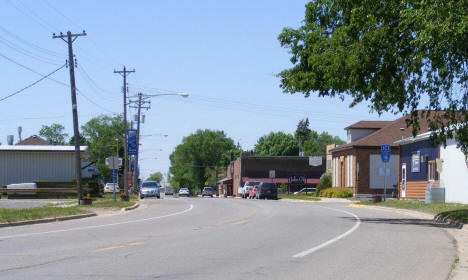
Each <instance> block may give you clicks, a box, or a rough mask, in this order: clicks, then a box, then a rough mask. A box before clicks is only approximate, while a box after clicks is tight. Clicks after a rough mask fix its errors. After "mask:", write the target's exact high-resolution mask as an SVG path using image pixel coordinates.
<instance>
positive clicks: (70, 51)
mask: <svg viewBox="0 0 468 280" xmlns="http://www.w3.org/2000/svg"><path fill="white" fill-rule="evenodd" d="M79 36H86V32H85V31H84V30H83V32H82V33H79V34H72V33H71V32H70V31H68V32H67V34H66V35H65V34H63V33H62V32H60V35H55V33H54V34H53V35H52V38H54V39H56V38H60V39H62V40H63V41H65V43H67V44H68V65H69V67H70V87H71V98H72V112H73V137H75V171H76V187H77V193H78V205H79V204H80V200H81V199H82V198H83V187H82V185H81V158H80V156H81V155H80V131H79V129H78V105H77V104H76V86H75V62H74V59H73V42H74V41H75V40H76V38H78V37H79ZM64 38H67V39H66V40H65V39H64Z"/></svg>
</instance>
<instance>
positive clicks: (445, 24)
mask: <svg viewBox="0 0 468 280" xmlns="http://www.w3.org/2000/svg"><path fill="white" fill-rule="evenodd" d="M467 15H468V3H467V1H466V0H432V1H424V0H403V1H402V0H387V1H367V0H357V1H346V0H315V1H311V2H310V3H308V4H307V5H306V12H305V19H304V24H303V25H302V26H301V27H299V28H297V29H293V28H285V29H283V31H282V33H281V34H280V35H279V38H278V39H279V41H280V43H281V45H282V46H283V47H285V48H287V49H289V51H290V53H291V62H292V63H293V67H292V68H290V69H286V70H284V71H282V72H281V73H279V77H280V78H281V87H282V89H283V90H284V91H285V92H288V93H297V92H301V93H303V94H304V95H305V96H309V95H310V94H311V93H314V94H318V95H319V96H331V97H335V96H337V97H340V98H342V99H343V98H344V97H345V96H350V97H351V98H352V103H351V104H350V106H354V105H356V104H358V103H360V102H363V101H368V102H370V105H369V106H370V109H371V110H375V111H377V112H378V113H382V112H384V111H390V112H393V113H395V114H397V113H400V112H401V113H403V114H411V117H412V118H411V120H410V121H408V126H412V128H413V133H414V134H416V133H417V132H418V130H419V125H418V123H419V122H418V118H421V116H419V117H418V114H417V113H416V110H417V109H425V110H437V111H440V110H444V111H445V113H443V114H440V115H439V114H426V115H425V116H424V115H423V116H422V117H425V118H427V119H428V121H429V126H430V129H431V131H432V132H433V138H434V139H437V140H438V141H439V142H443V143H445V140H446V139H447V138H448V137H452V136H455V137H456V139H457V140H458V141H459V143H460V144H461V146H462V148H463V149H464V150H465V152H467V151H468V125H467V123H468V93H467V89H468V63H467V54H468V48H467V44H466V42H467V41H468V17H467ZM455 124H458V125H457V126H455ZM436 132H437V133H436Z"/></svg>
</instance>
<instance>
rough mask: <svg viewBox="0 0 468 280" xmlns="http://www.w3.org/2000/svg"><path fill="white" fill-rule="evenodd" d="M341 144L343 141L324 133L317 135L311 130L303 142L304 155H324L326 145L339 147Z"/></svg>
mask: <svg viewBox="0 0 468 280" xmlns="http://www.w3.org/2000/svg"><path fill="white" fill-rule="evenodd" d="M343 143H344V141H343V140H341V139H340V138H339V137H338V136H332V135H330V134H328V132H325V131H324V132H322V133H320V134H318V133H317V132H316V131H313V130H312V131H311V133H310V134H309V138H308V139H307V140H306V141H305V142H304V148H303V151H304V155H305V156H311V155H317V156H321V155H325V154H326V151H327V145H330V144H337V145H341V144H343Z"/></svg>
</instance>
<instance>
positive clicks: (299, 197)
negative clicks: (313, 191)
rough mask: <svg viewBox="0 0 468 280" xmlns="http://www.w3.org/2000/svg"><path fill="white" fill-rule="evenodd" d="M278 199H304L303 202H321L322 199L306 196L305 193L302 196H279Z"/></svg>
mask: <svg viewBox="0 0 468 280" xmlns="http://www.w3.org/2000/svg"><path fill="white" fill-rule="evenodd" d="M278 198H279V199H282V198H289V199H303V200H314V201H319V200H320V198H318V197H315V196H312V195H310V194H308V195H306V194H304V193H301V194H278Z"/></svg>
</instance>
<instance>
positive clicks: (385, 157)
mask: <svg viewBox="0 0 468 280" xmlns="http://www.w3.org/2000/svg"><path fill="white" fill-rule="evenodd" d="M380 158H381V159H382V161H383V162H389V161H390V154H389V153H381V154H380Z"/></svg>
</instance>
